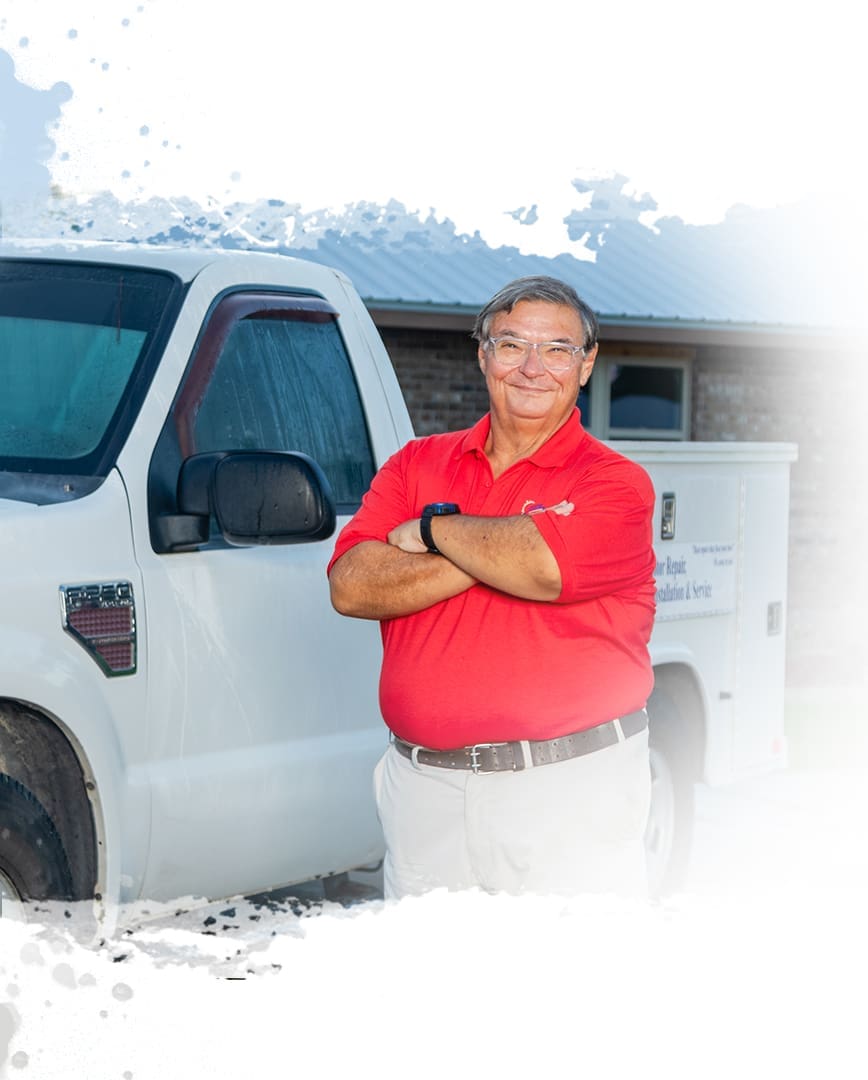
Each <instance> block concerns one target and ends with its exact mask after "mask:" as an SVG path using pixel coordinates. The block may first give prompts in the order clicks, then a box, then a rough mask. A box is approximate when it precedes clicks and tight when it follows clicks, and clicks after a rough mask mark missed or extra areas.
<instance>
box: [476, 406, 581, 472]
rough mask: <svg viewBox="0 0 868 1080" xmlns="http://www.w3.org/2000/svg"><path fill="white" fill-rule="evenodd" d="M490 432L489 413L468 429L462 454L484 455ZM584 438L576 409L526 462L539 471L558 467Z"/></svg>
mask: <svg viewBox="0 0 868 1080" xmlns="http://www.w3.org/2000/svg"><path fill="white" fill-rule="evenodd" d="M490 430H491V413H486V414H485V416H483V417H482V419H481V420H477V422H476V423H475V424H474V425H473V427H472V428H470V429H469V430H468V431H467V433H466V434H465V436H464V438H463V439H462V440H461V453H462V454H482V455H484V454H485V440H486V439H487V438H488V433H489V431H490ZM585 438H586V433H585V429H584V428H583V427H582V421H581V417H580V415H579V410H578V407H576V408H575V409H573V412H572V414H571V415H570V416H569V417H568V419H567V420H566V422H565V423H563V424H561V426H560V427H559V428H558V430H557V431H556V432H555V433H554V435H552V436H551V438H550V439H547V440H546V441H545V442H544V443H543V444H542V446H541V447H540V448H539V450H537V451H536V453H535V454H532V455H531V457H529V458H528V459H527V460H528V461H530V462H531V463H532V464H534V465H537V466H538V467H539V468H541V469H545V468H551V467H553V466H555V465H560V464H561V462H562V461H563V459H564V456H565V455H568V454H570V453H571V452H572V451H573V450H575V449H576V448H577V447H578V446H579V444H580V443H581V442H582V441H583V440H584V439H585Z"/></svg>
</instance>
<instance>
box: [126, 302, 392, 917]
mask: <svg viewBox="0 0 868 1080" xmlns="http://www.w3.org/2000/svg"><path fill="white" fill-rule="evenodd" d="M240 449H262V450H278V451H280V450H300V451H303V452H304V453H306V454H308V455H309V456H310V457H312V458H314V459H315V460H316V461H317V463H318V464H319V465H320V466H321V468H322V469H323V471H324V472H325V474H326V476H327V478H328V480H329V482H330V484H331V487H332V489H333V494H334V496H335V500H336V503H337V508H338V515H339V517H338V528H340V526H341V524H342V523H343V521H345V520H346V515H348V514H349V513H351V512H352V511H353V510H355V509H356V507H357V506H358V504H359V502H360V501H361V497H362V494H363V493H364V491H365V490H366V489H367V486H368V484H369V483H370V480H371V477H372V476H373V472H374V458H373V454H372V450H371V444H370V440H369V436H368V429H367V426H366V420H365V412H364V409H363V406H362V402H361V399H360V395H359V392H358V389H357V386H356V381H355V377H354V373H353V368H352V365H351V362H350V359H349V356H348V352H347V349H346V347H345V345H344V341H343V338H342V335H341V331H340V320H339V317H338V313H337V312H336V311H335V310H334V308H332V307H331V306H330V305H329V304H327V303H326V302H325V301H324V300H322V299H321V298H317V297H313V296H305V295H289V294H280V293H265V294H263V293H252V292H243V293H242V292H237V293H232V294H231V295H229V296H227V297H225V298H224V299H223V300H221V301H220V302H219V303H218V304H217V305H216V306H215V308H214V310H213V311H212V313H211V314H210V317H209V319H208V320H207V323H206V326H205V329H204V331H203V333H202V334H201V335H200V339H199V342H198V344H197V346H196V349H195V351H194V354H193V357H192V359H191V362H190V365H189V367H188V370H187V373H186V375H185V378H184V381H183V383H182V385H181V388H180V390H179V393H178V395H177V397H176V399H175V401H174V403H173V405H172V408H171V412H170V414H169V417H168V419H167V422H166V425H165V427H164V429H163V432H162V435H161V437H160V440H159V443H158V445H157V448H156V450H155V453H154V457H153V461H152V463H151V471H150V477H149V492H150V499H151V502H152V503H153V504H154V506H157V507H158V506H159V505H160V504H161V500H162V501H163V502H165V501H166V500H169V501H170V500H171V497H172V486H173V484H174V483H175V481H176V478H177V474H178V468H179V466H180V463H181V461H183V460H184V459H186V458H187V457H188V456H189V455H191V454H194V453H202V452H209V451H226V450H240ZM342 515H343V516H342ZM333 544H334V537H331V538H329V539H327V540H322V541H318V542H313V543H304V544H298V545H290V546H280V547H269V546H260V547H246V548H239V547H230V546H229V545H227V544H226V542H225V541H224V540H223V539H222V537H221V536H220V535H219V531H218V530H217V529H216V526H215V525H213V523H212V530H211V536H210V539H209V541H208V542H207V543H206V544H203V545H201V546H200V547H199V548H198V549H196V550H191V551H182V552H174V553H170V554H160V553H158V552H155V551H148V552H146V553H144V555H143V559H142V561H143V563H145V564H146V565H144V566H143V570H144V573H145V577H146V580H147V582H148V585H147V635H148V654H149V673H150V674H149V712H150V719H149V725H150V739H151V744H152V745H151V754H150V761H151V765H150V775H149V776H148V778H147V782H148V783H149V784H150V786H151V789H152V795H153V801H152V805H153V819H152V842H151V853H150V859H149V869H148V873H147V875H146V879H145V885H144V895H146V896H149V897H157V898H167V899H168V898H173V897H177V896H183V895H186V894H188V893H191V892H195V893H196V894H198V895H201V894H203V893H204V894H205V895H211V896H225V895H231V894H234V893H239V892H249V891H253V890H258V889H261V888H265V887H268V886H271V885H278V884H281V883H284V882H293V881H299V880H304V879H307V878H310V877H313V876H316V875H319V874H324V873H328V872H330V871H339V870H344V869H348V868H349V867H351V866H353V865H358V864H359V863H360V862H364V861H366V860H373V859H375V858H378V857H379V854H380V845H381V842H382V841H381V839H380V830H379V825H378V823H377V821H376V814H375V810H374V805H373V799H372V795H371V772H372V769H373V766H374V764H375V762H376V759H377V757H378V756H379V754H380V753H381V752H382V750H383V749H384V748H385V745H386V737H387V735H386V731H385V728H384V726H383V723H382V720H381V719H380V716H379V711H378V707H377V679H378V674H379V665H380V639H379V632H378V627H377V625H376V624H375V623H363V622H359V621H356V620H349V619H342V618H340V617H339V616H338V615H337V614H336V613H335V612H334V611H333V610H332V608H331V605H330V602H329V596H328V584H327V580H326V576H325V567H326V563H327V561H328V559H329V557H330V555H331V551H332V548H333Z"/></svg>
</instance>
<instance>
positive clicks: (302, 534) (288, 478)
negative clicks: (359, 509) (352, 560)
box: [164, 450, 337, 551]
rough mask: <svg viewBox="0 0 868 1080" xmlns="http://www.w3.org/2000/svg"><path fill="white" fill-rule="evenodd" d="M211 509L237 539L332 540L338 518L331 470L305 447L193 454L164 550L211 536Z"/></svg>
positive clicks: (241, 542)
mask: <svg viewBox="0 0 868 1080" xmlns="http://www.w3.org/2000/svg"><path fill="white" fill-rule="evenodd" d="M212 514H213V516H214V518H215V520H216V522H217V526H218V528H219V530H220V532H221V534H222V536H223V538H224V540H225V541H226V542H227V543H228V544H232V545H233V546H235V547H251V546H254V545H258V544H303V543H309V542H311V541H315V540H326V539H328V537H330V536H331V535H332V533H333V532H334V530H335V523H336V519H337V515H336V509H335V502H334V498H333V496H332V492H331V486H330V485H329V482H328V480H327V479H326V476H325V473H324V472H323V471H322V469H321V468H320V467H319V465H317V463H316V462H315V461H314V460H313V458H311V457H308V455H307V454H302V453H300V452H298V451H292V452H277V451H267V450H232V451H224V452H217V453H208V454H194V455H193V456H192V457H189V458H187V460H186V461H185V462H184V463H183V465H182V466H181V471H180V474H179V476H178V513H177V514H173V515H166V519H167V520H166V522H165V525H166V526H167V527H168V526H171V528H170V529H169V528H167V530H165V531H166V532H167V535H166V537H165V539H166V547H165V549H164V550H166V551H189V550H191V548H194V547H197V546H199V545H201V544H203V543H207V539H208V521H209V518H210V516H211V515H212ZM185 523H186V524H185ZM182 526H183V527H182Z"/></svg>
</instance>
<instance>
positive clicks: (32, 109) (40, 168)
mask: <svg viewBox="0 0 868 1080" xmlns="http://www.w3.org/2000/svg"><path fill="white" fill-rule="evenodd" d="M71 97H72V89H71V88H70V87H69V86H68V85H67V84H66V83H63V82H58V83H55V84H54V86H52V87H51V89H50V90H36V89H34V88H33V87H30V86H26V85H25V84H24V83H22V82H20V81H19V80H18V79H17V78H16V76H15V63H14V61H13V60H12V57H11V56H10V55H9V54H8V53H7V52H5V51H3V50H2V49H0V203H2V204H8V203H17V202H21V201H34V200H39V199H41V198H45V196H46V195H47V194H48V192H49V189H50V185H51V173H50V171H49V168H48V162H49V161H50V160H51V157H52V155H53V154H54V142H53V141H52V140H51V139H50V138H49V136H48V134H47V132H48V128H49V126H50V125H51V124H52V123H53V122H55V121H56V120H57V119H58V118H59V117H60V114H61V106H62V105H63V103H64V102H65V101H68V100H69V99H70V98H71Z"/></svg>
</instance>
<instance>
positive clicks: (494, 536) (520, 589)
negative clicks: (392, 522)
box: [389, 514, 562, 601]
mask: <svg viewBox="0 0 868 1080" xmlns="http://www.w3.org/2000/svg"><path fill="white" fill-rule="evenodd" d="M431 536H432V538H433V540H434V543H435V544H436V545H437V549H438V550H439V551H440V552H442V554H443V556H444V557H445V558H446V559H448V560H449V561H450V562H451V563H452V564H453V566H455V567H456V568H458V569H459V570H462V571H463V572H464V573H465V574H468V575H469V576H470V577H471V578H473V579H474V580H476V581H481V582H483V583H484V584H485V585H489V586H491V588H493V589H499V590H500V591H501V592H506V593H509V594H510V595H511V596H518V597H521V598H522V599H524V600H543V601H547V600H556V599H557V598H558V596H560V593H561V588H562V582H561V573H560V568H559V567H558V564H557V560H556V559H555V557H554V555H553V554H552V552H551V549H550V548H549V546H548V544H547V543H546V542H545V540H544V539H543V537H542V535H541V534H540V532H539V530H538V529H537V527H536V526H535V525H534V523H533V522H532V521H531V519H530V518H529V517H527V516H521V515H514V516H512V517H472V516H469V515H464V514H450V515H445V516H443V517H434V518H432V519H431ZM389 544H390V545H394V546H396V547H399V548H401V550H402V551H407V552H416V551H424V550H425V546H424V544H423V542H422V539H421V535H420V533H419V522H418V520H411V521H405V522H404V523H403V524H401V525H399V526H397V527H396V528H395V529H393V530H392V532H391V533H389Z"/></svg>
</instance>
